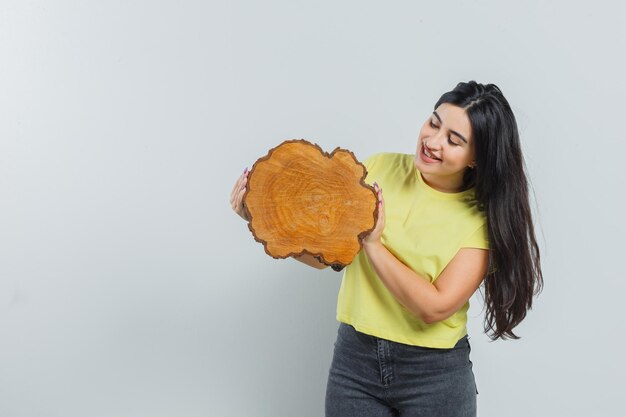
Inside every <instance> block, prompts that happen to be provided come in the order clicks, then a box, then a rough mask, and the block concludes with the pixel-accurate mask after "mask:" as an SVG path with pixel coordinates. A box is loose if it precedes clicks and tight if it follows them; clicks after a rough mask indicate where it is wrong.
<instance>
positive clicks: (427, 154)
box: [424, 146, 439, 159]
mask: <svg viewBox="0 0 626 417" xmlns="http://www.w3.org/2000/svg"><path fill="white" fill-rule="evenodd" d="M424 153H425V154H426V156H427V157H429V158H432V159H439V158H437V157H436V156H435V155H433V154H431V153H430V152H428V149H426V147H425V146H424Z"/></svg>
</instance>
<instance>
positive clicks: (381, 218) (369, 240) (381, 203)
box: [361, 182, 385, 248]
mask: <svg viewBox="0 0 626 417" xmlns="http://www.w3.org/2000/svg"><path fill="white" fill-rule="evenodd" d="M374 189H375V190H376V193H377V196H378V218H377V219H376V226H375V227H374V230H372V232H371V233H370V234H369V235H367V236H365V237H364V238H363V239H361V243H362V244H363V247H364V248H365V247H366V246H372V245H374V244H379V243H381V242H380V237H381V236H382V234H383V230H384V229H385V200H384V199H383V190H382V188H380V187H379V186H378V183H376V182H375V183H374Z"/></svg>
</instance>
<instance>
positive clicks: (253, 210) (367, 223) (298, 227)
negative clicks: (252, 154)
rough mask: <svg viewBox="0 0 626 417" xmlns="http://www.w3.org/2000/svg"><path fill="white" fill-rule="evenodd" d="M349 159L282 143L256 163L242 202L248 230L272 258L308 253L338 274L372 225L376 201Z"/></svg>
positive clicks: (338, 152) (298, 142)
mask: <svg viewBox="0 0 626 417" xmlns="http://www.w3.org/2000/svg"><path fill="white" fill-rule="evenodd" d="M366 174H367V171H366V169H365V166H364V165H363V164H361V163H360V162H359V161H358V160H357V159H356V157H355V156H354V154H353V153H352V152H350V151H348V150H345V149H341V148H336V149H335V150H334V151H332V152H331V153H327V152H324V151H323V150H322V148H321V147H319V145H317V144H313V143H311V142H308V141H306V140H304V139H294V140H287V141H284V142H283V143H281V144H280V145H278V146H277V147H275V148H272V149H271V150H270V151H269V152H268V154H267V155H266V156H264V157H262V158H260V159H259V160H257V161H256V162H255V163H254V165H253V166H252V169H251V170H250V173H249V174H248V183H247V184H246V191H245V193H244V197H243V205H244V210H245V211H246V214H247V215H248V218H249V219H250V221H249V223H248V228H249V229H250V231H251V232H252V234H253V236H254V238H255V240H256V241H258V242H260V243H262V244H263V245H264V248H265V252H266V253H267V254H268V255H270V256H272V257H273V258H277V259H280V258H287V257H289V256H293V255H301V254H303V253H309V254H311V255H313V256H315V257H316V258H317V259H319V260H320V262H322V263H324V264H326V265H330V266H332V267H333V269H335V270H340V269H341V268H343V267H344V266H346V265H348V264H350V263H351V262H352V260H353V259H354V257H355V256H356V254H357V253H358V252H359V251H360V250H361V242H360V239H361V238H363V237H365V236H367V234H369V233H370V232H371V231H372V230H373V229H374V226H375V224H376V218H377V217H378V204H377V203H378V199H377V197H376V191H375V190H374V188H373V187H372V186H370V185H368V184H366V183H365V176H366Z"/></svg>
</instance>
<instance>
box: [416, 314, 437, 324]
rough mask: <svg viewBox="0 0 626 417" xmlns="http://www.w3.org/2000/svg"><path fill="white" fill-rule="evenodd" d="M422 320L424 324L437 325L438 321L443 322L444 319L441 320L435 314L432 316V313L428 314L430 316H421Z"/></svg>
mask: <svg viewBox="0 0 626 417" xmlns="http://www.w3.org/2000/svg"><path fill="white" fill-rule="evenodd" d="M420 318H421V319H422V321H423V322H424V323H426V324H435V323H437V322H438V321H441V320H442V319H440V318H439V317H438V316H437V315H435V314H431V313H428V314H425V313H422V315H421V317H420Z"/></svg>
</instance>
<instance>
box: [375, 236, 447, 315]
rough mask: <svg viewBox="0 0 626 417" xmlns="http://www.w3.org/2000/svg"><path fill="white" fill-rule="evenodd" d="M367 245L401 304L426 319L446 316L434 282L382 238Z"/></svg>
mask: <svg viewBox="0 0 626 417" xmlns="http://www.w3.org/2000/svg"><path fill="white" fill-rule="evenodd" d="M363 249H364V251H365V253H366V255H367V257H368V258H369V261H370V264H371V265H372V267H373V268H374V271H375V272H376V274H377V275H378V277H379V279H380V280H381V281H382V282H383V284H384V285H385V287H387V289H388V290H389V291H390V292H391V293H392V294H393V295H394V297H395V298H396V300H398V302H400V304H402V305H403V306H404V307H405V308H407V309H408V310H409V311H410V312H412V313H413V314H415V315H416V316H417V317H419V318H420V319H421V320H423V321H424V322H426V323H432V322H435V321H439V320H442V319H444V318H445V317H444V316H443V314H444V311H443V309H442V308H441V300H440V298H441V297H440V294H439V291H438V290H437V288H436V287H435V286H434V285H433V284H432V283H430V282H429V281H428V280H427V279H426V278H424V277H423V276H421V275H418V274H417V273H416V272H414V271H413V270H412V269H410V268H409V267H407V266H406V265H404V264H403V263H402V262H400V261H399V260H398V259H397V258H396V257H395V256H394V255H393V254H392V253H391V252H389V250H388V249H387V248H386V247H385V246H384V245H383V244H382V243H381V242H380V241H378V242H375V243H369V244H366V245H364V246H363Z"/></svg>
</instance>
